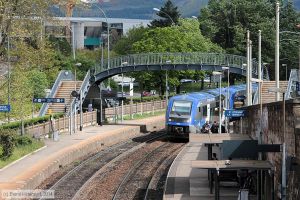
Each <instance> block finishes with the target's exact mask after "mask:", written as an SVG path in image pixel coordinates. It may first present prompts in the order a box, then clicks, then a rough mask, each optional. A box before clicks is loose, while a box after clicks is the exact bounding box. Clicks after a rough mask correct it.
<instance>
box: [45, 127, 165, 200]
mask: <svg viewBox="0 0 300 200" xmlns="http://www.w3.org/2000/svg"><path fill="white" fill-rule="evenodd" d="M165 135H166V134H165V133H163V134H160V135H157V136H155V137H151V138H150V139H147V140H146V141H144V142H143V143H142V144H140V145H142V146H143V145H145V144H146V143H148V142H151V141H153V140H155V139H157V138H160V137H163V136H165ZM131 139H132V138H130V139H129V140H126V141H124V142H121V143H118V144H116V145H113V146H110V147H108V148H106V149H103V150H101V151H100V152H99V153H97V154H95V155H93V156H92V157H90V158H88V159H86V160H85V161H83V162H82V163H80V164H79V165H77V166H76V167H75V168H73V169H72V170H71V171H69V172H68V173H67V174H65V175H64V176H63V177H61V178H60V179H59V180H58V181H57V182H56V183H55V184H54V185H52V186H51V187H50V189H48V190H47V191H48V192H49V191H51V190H53V189H55V188H56V187H57V186H59V185H60V184H61V183H62V182H63V181H64V180H66V179H67V178H69V177H70V176H71V175H72V174H74V173H76V172H77V171H78V170H79V169H81V167H83V166H84V165H85V164H87V163H89V162H92V161H93V160H95V159H97V158H99V156H101V155H102V154H104V153H106V152H108V151H111V150H114V149H117V148H118V147H121V146H122V145H125V144H126V143H129V142H130V140H131ZM129 150H130V149H129ZM105 165H106V164H105ZM103 167H105V166H103ZM42 199H46V198H40V200H42Z"/></svg>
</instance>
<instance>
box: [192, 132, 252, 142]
mask: <svg viewBox="0 0 300 200" xmlns="http://www.w3.org/2000/svg"><path fill="white" fill-rule="evenodd" d="M224 140H252V138H251V137H250V136H249V135H246V134H230V133H222V134H190V142H201V143H204V144H221V143H223V141H224Z"/></svg>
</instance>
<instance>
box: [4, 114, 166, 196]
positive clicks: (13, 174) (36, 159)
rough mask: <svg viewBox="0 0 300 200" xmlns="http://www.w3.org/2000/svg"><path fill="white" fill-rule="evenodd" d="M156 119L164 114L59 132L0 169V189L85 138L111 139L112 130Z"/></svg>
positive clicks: (137, 126)
mask: <svg viewBox="0 0 300 200" xmlns="http://www.w3.org/2000/svg"><path fill="white" fill-rule="evenodd" d="M157 121H160V122H162V121H164V116H156V117H151V118H147V119H141V120H128V121H124V122H123V123H120V124H115V125H114V124H112V125H103V126H98V125H96V126H90V127H84V128H83V131H82V132H80V131H77V133H76V134H73V135H69V134H68V133H63V134H61V135H60V137H59V141H57V142H55V141H53V140H51V139H46V140H45V144H46V147H45V148H43V149H41V150H40V151H38V152H36V153H33V154H31V155H29V156H27V157H25V158H24V159H22V160H20V161H18V162H16V163H14V164H13V165H11V166H9V167H6V168H3V169H0V189H3V188H16V187H18V184H20V183H22V182H24V181H26V178H27V179H28V178H29V177H30V175H31V174H32V176H33V175H34V172H35V173H36V171H37V170H41V168H39V167H37V166H38V165H43V164H44V166H47V165H45V163H46V164H47V162H48V161H49V160H53V159H54V160H55V157H56V156H60V155H61V154H67V153H69V150H70V151H71V150H72V149H71V147H77V146H79V147H81V146H82V144H83V143H84V142H86V141H87V140H93V139H94V138H96V137H97V139H99V136H100V137H112V138H111V139H113V137H115V135H114V136H111V134H112V133H113V132H119V133H120V132H122V133H123V129H127V130H128V128H130V127H133V128H135V129H136V128H140V127H143V126H145V124H149V123H150V124H151V123H155V122H157ZM121 124H122V125H121ZM80 145H81V146H80ZM49 162H50V161H49ZM41 163H42V164H41ZM0 199H1V196H0Z"/></svg>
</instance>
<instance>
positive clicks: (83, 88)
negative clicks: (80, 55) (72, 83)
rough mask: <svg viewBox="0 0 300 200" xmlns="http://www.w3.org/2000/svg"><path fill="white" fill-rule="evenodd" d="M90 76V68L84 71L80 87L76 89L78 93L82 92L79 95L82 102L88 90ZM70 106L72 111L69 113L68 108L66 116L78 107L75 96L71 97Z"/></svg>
mask: <svg viewBox="0 0 300 200" xmlns="http://www.w3.org/2000/svg"><path fill="white" fill-rule="evenodd" d="M90 77H91V72H90V70H89V71H88V72H87V73H86V75H85V77H84V80H83V82H82V84H81V86H80V89H79V91H78V93H79V94H82V96H81V97H80V98H81V99H82V102H83V101H84V99H85V97H86V95H87V93H88V91H89V88H90V86H91V84H90ZM71 106H72V108H73V109H72V111H73V112H72V113H70V109H69V112H68V116H70V115H71V114H73V113H74V112H77V111H78V109H79V107H78V104H77V99H76V98H73V100H72V102H71V103H70V107H71ZM74 108H75V109H74Z"/></svg>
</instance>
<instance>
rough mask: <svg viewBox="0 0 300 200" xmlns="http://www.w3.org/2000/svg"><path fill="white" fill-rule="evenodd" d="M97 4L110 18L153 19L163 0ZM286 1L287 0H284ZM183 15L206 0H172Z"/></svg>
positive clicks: (298, 0) (81, 13) (85, 13)
mask: <svg viewBox="0 0 300 200" xmlns="http://www.w3.org/2000/svg"><path fill="white" fill-rule="evenodd" d="M99 1H100V4H98V5H99V6H100V7H101V8H102V9H103V10H104V11H105V12H106V14H107V17H111V18H129V19H130V18H131V19H153V18H155V17H156V15H155V12H154V11H153V8H154V7H156V8H160V7H162V6H163V4H164V2H165V0H99ZM286 1H288V0H286ZM173 3H174V4H175V5H176V6H178V8H179V10H180V12H181V14H182V16H183V17H191V16H193V15H195V16H198V15H199V13H200V9H201V8H202V7H204V6H206V5H207V3H208V0H173ZM294 5H295V7H296V8H297V10H300V0H294ZM52 11H53V13H54V14H55V15H56V16H65V14H64V13H63V12H62V11H61V10H59V9H58V8H52ZM73 16H74V17H103V15H102V13H101V12H99V10H98V9H97V8H96V7H93V6H92V7H91V9H85V10H82V9H78V8H76V7H75V10H74V13H73Z"/></svg>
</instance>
